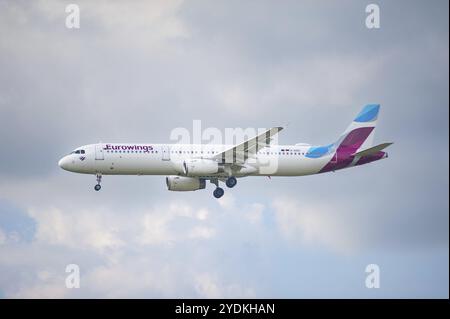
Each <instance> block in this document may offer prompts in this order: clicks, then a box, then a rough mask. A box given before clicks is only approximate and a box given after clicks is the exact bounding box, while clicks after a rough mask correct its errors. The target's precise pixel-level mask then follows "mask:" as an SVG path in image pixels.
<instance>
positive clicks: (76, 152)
mask: <svg viewBox="0 0 450 319" xmlns="http://www.w3.org/2000/svg"><path fill="white" fill-rule="evenodd" d="M70 154H85V151H84V150H75V151H72V152H70Z"/></svg>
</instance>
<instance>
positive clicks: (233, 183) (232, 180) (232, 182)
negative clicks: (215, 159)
mask: <svg viewBox="0 0 450 319" xmlns="http://www.w3.org/2000/svg"><path fill="white" fill-rule="evenodd" d="M225 184H226V185H227V187H228V188H233V187H234V186H236V184H237V179H236V177H234V176H231V177H228V179H227V180H226V182H225Z"/></svg>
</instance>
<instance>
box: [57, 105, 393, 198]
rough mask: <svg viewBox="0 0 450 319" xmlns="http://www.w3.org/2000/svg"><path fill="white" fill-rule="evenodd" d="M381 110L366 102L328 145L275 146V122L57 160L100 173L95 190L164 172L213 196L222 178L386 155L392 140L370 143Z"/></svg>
mask: <svg viewBox="0 0 450 319" xmlns="http://www.w3.org/2000/svg"><path fill="white" fill-rule="evenodd" d="M379 110H380V105H379V104H369V105H366V106H365V107H364V108H363V109H362V110H361V112H360V113H359V114H358V115H357V116H356V118H355V119H354V120H353V122H352V123H351V124H350V126H349V127H348V128H347V129H346V130H345V131H344V133H343V134H342V135H341V136H340V137H339V138H338V140H337V141H336V142H334V143H331V144H328V145H322V146H311V145H309V144H304V143H299V144H295V145H273V144H271V141H272V138H273V136H274V135H275V134H277V133H278V132H280V131H281V130H282V127H274V128H271V129H269V130H267V131H265V132H263V133H262V134H259V135H257V136H255V137H253V138H250V139H247V140H245V141H244V142H243V143H241V144H237V145H211V144H118V143H98V144H89V145H85V146H80V147H78V148H76V149H75V150H74V151H72V152H71V153H70V154H68V155H66V156H64V157H63V158H62V159H61V160H60V161H59V163H58V165H59V166H60V167H61V168H63V169H65V170H67V171H71V172H75V173H83V174H94V175H96V177H97V184H96V185H95V190H96V191H99V190H100V188H101V186H100V182H101V179H102V175H166V176H167V177H166V184H167V188H168V189H169V190H171V191H195V190H199V189H204V188H205V187H206V181H207V180H209V181H210V182H211V183H213V184H215V186H216V188H215V189H214V192H213V195H214V197H216V198H220V197H222V196H223V194H224V190H223V188H221V187H219V181H220V182H224V183H225V185H226V186H227V187H229V188H231V187H234V186H236V183H237V179H236V178H238V177H246V176H303V175H311V174H319V173H325V172H330V171H336V170H339V169H343V168H348V167H353V166H359V165H363V164H367V163H370V162H373V161H377V160H380V159H383V158H386V157H387V155H388V154H387V153H386V152H384V151H382V150H383V149H385V148H386V147H388V146H389V145H391V144H392V143H383V144H379V145H377V146H372V141H373V137H374V130H375V125H376V123H377V118H378V113H379Z"/></svg>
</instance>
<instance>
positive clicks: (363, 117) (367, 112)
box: [355, 104, 380, 122]
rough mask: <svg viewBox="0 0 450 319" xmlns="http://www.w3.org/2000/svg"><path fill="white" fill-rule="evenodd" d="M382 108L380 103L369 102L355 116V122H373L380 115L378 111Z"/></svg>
mask: <svg viewBox="0 0 450 319" xmlns="http://www.w3.org/2000/svg"><path fill="white" fill-rule="evenodd" d="M379 110H380V104H368V105H366V106H365V107H364V108H363V109H362V111H361V112H360V113H359V114H358V116H357V117H356V118H355V122H371V121H375V120H376V119H377V117H378V111H379Z"/></svg>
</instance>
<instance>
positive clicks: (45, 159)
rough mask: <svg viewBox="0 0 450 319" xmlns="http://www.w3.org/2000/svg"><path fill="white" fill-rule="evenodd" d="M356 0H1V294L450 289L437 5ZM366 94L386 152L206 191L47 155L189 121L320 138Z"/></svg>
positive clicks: (443, 71) (444, 98) (163, 133)
mask: <svg viewBox="0 0 450 319" xmlns="http://www.w3.org/2000/svg"><path fill="white" fill-rule="evenodd" d="M74 2H75V3H77V4H78V5H79V7H80V10H81V20H80V23H81V25H80V26H81V27H80V29H68V28H66V26H65V19H66V15H67V14H66V13H65V7H66V5H67V4H69V3H74ZM369 3H370V1H320V2H319V1H282V2H280V1H251V0H249V1H219V0H217V1H196V0H192V1H181V0H176V1H172V0H161V1H134V2H133V4H132V5H131V4H130V3H129V2H128V1H101V0H98V1H70V2H69V1H56V0H55V1H12V0H11V1H7V0H0V150H1V155H2V156H1V164H2V165H0V297H4V298H24V297H25V298H36V297H44V298H53V297H58V298H78V297H137V298H170V297H191V298H216V297H225V298H227V297H256V298H259V297H261V298H262V297H274V298H312V297H321V298H347V297H350V298H353V297H362V298H380V297H387V298H391V297H402V298H403V297H425V298H429V297H438V298H448V296H449V288H448V281H449V275H448V273H449V252H448V251H449V215H448V214H449V213H448V210H449V198H448V191H449V177H448V173H449V169H448V168H449V140H448V136H449V122H448V121H449V120H448V116H449V93H448V92H449V91H448V87H449V71H448V70H449V60H448V58H449V43H448V41H449V40H448V38H449V34H448V23H449V22H448V21H449V17H448V9H449V8H448V2H447V1H438V0H436V1H432V2H425V1H377V3H378V4H379V6H380V10H381V12H380V13H381V28H380V29H377V30H375V29H368V28H366V26H365V18H366V15H367V14H366V13H365V7H366V5H367V4H369ZM367 103H380V104H381V105H382V109H381V114H380V116H379V121H378V127H377V135H376V137H375V139H376V141H378V142H385V141H394V142H395V144H394V145H393V146H392V147H391V148H390V152H389V155H390V157H389V159H388V160H383V161H380V162H376V163H372V164H369V165H367V166H364V167H358V168H353V169H349V170H343V171H339V172H336V173H328V174H323V175H317V176H309V177H298V178H272V179H271V180H269V179H267V178H263V177H261V178H258V177H254V178H247V179H242V180H240V181H239V183H238V186H237V187H236V188H234V189H232V190H226V194H225V196H224V197H223V198H222V199H220V200H219V201H217V200H215V199H214V198H213V197H212V195H211V192H212V190H213V188H212V187H211V186H209V187H208V189H207V190H206V191H198V192H188V193H176V192H168V191H167V190H166V186H165V181H164V177H163V176H153V177H150V176H148V177H107V176H106V177H104V178H103V188H102V191H101V192H98V193H97V192H94V190H93V186H94V184H95V178H94V176H86V175H77V174H72V173H68V172H66V171H63V170H61V169H60V168H59V167H58V166H57V161H58V159H59V158H60V157H62V156H63V155H64V154H65V153H67V152H69V151H71V150H72V149H74V148H75V147H76V146H79V145H83V144H89V143H97V142H98V141H104V142H105V141H111V142H147V143H168V142H171V141H170V133H171V131H172V130H173V129H174V128H176V127H184V128H187V129H189V130H190V129H191V128H192V123H193V120H201V123H202V126H203V127H204V128H207V127H216V128H218V129H220V130H225V128H236V127H241V128H247V127H254V128H260V127H271V126H279V125H285V124H286V123H289V126H288V128H287V129H286V130H284V131H283V132H282V133H281V135H280V138H279V142H280V143H286V144H288V143H298V142H309V143H313V144H322V143H328V142H332V141H334V140H335V139H336V138H337V137H338V135H339V134H340V133H341V132H342V131H343V130H344V129H345V127H346V126H347V125H348V124H349V122H350V121H351V120H352V118H353V117H354V115H355V114H356V113H357V112H358V111H359V110H360V108H361V107H362V106H363V105H365V104H367ZM68 264H77V265H79V267H80V271H81V287H80V288H79V289H67V288H66V286H65V278H66V276H67V274H66V273H65V268H66V265H68ZM368 264H377V265H378V266H379V267H380V288H379V289H368V288H366V286H365V278H366V275H367V274H366V273H365V268H366V266H367V265H368Z"/></svg>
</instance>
